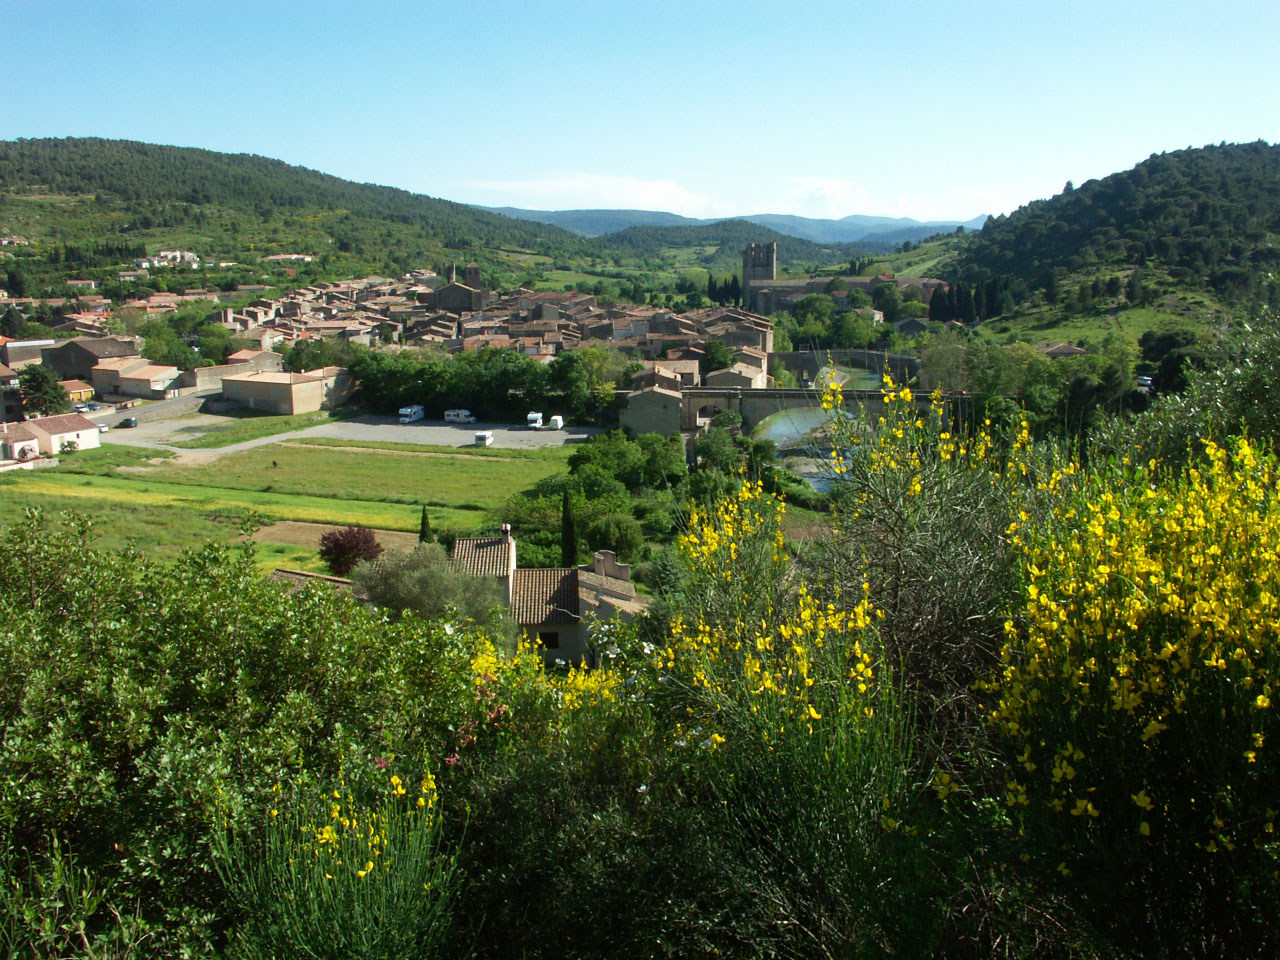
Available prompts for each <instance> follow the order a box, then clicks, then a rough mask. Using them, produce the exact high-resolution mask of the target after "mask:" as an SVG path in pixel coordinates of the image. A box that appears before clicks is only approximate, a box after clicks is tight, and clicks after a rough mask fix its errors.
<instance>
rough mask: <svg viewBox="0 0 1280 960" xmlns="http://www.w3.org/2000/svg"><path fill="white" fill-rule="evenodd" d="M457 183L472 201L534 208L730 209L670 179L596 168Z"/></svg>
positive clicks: (719, 212) (709, 212)
mask: <svg viewBox="0 0 1280 960" xmlns="http://www.w3.org/2000/svg"><path fill="white" fill-rule="evenodd" d="M461 186H462V188H463V189H464V190H466V191H468V192H469V193H471V194H472V195H473V196H472V199H471V202H474V203H481V202H483V203H485V204H486V205H488V206H513V207H529V208H532V209H535V210H591V209H617V210H661V211H666V212H668V213H678V214H681V215H682V216H686V217H719V216H726V215H728V214H729V213H731V212H732V211H730V210H728V209H726V208H725V206H724V205H723V204H722V203H719V202H717V201H715V200H712V199H711V198H710V197H706V196H702V195H700V194H697V193H694V192H693V191H691V190H688V189H686V188H684V187H682V186H681V185H680V184H678V183H677V182H676V181H674V180H645V179H641V178H638V177H616V176H608V175H605V174H599V173H570V174H563V175H559V176H553V177H539V178H535V179H530V180H473V181H469V182H466V183H463V184H462V185H461Z"/></svg>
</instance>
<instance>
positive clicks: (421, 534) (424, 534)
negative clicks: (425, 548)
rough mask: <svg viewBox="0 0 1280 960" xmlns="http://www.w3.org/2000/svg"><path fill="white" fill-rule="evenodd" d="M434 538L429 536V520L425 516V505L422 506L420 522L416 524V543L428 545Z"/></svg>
mask: <svg viewBox="0 0 1280 960" xmlns="http://www.w3.org/2000/svg"><path fill="white" fill-rule="evenodd" d="M434 539H435V537H434V536H432V534H431V518H430V517H428V516H427V505H426V504H425V503H424V504H423V505H422V522H421V523H419V524H418V542H419V543H430V542H431V541H432V540H434Z"/></svg>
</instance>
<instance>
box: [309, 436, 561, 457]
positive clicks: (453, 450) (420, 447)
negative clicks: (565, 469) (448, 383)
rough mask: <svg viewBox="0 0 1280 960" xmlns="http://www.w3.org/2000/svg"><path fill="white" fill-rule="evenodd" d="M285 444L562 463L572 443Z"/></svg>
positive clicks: (323, 440) (328, 440)
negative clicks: (511, 445) (512, 445)
mask: <svg viewBox="0 0 1280 960" xmlns="http://www.w3.org/2000/svg"><path fill="white" fill-rule="evenodd" d="M284 443H285V445H287V446H295V445H303V446H314V447H343V448H348V449H359V450H392V451H400V452H401V453H437V454H443V455H445V456H452V457H459V456H461V457H495V458H497V459H500V460H545V461H548V462H550V463H563V462H565V461H566V460H568V459H569V455H570V454H571V453H572V452H573V447H565V446H561V447H550V446H549V447H528V448H522V449H518V450H513V449H511V448H509V447H461V448H459V447H450V446H445V445H443V444H432V443H395V442H393V441H390V440H338V439H335V438H333V437H298V438H297V439H296V440H285V441H284Z"/></svg>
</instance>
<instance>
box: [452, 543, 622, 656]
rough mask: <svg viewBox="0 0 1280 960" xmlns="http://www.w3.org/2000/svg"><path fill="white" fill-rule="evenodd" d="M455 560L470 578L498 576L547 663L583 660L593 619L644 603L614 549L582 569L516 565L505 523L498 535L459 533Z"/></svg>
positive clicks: (525, 630) (517, 618) (512, 609)
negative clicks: (468, 535) (470, 535)
mask: <svg viewBox="0 0 1280 960" xmlns="http://www.w3.org/2000/svg"><path fill="white" fill-rule="evenodd" d="M453 562H454V563H455V564H457V565H458V566H460V567H461V568H462V569H464V570H465V571H466V572H467V573H469V574H471V575H472V576H475V577H496V578H497V579H498V581H499V582H500V584H501V586H502V589H503V593H504V595H505V597H506V601H507V607H508V609H509V610H510V612H511V618H512V619H513V620H515V622H516V624H517V625H518V626H519V627H520V630H521V632H522V633H523V634H524V635H525V637H526V638H528V640H529V641H530V642H534V643H537V644H538V646H539V647H541V649H542V656H543V660H544V661H546V662H547V663H549V664H550V663H554V662H555V661H557V660H559V661H563V662H565V663H574V664H579V663H583V662H585V661H587V660H588V659H589V657H590V648H589V641H590V638H591V621H592V620H607V619H609V618H611V617H613V616H620V617H621V618H622V619H624V620H630V619H631V617H632V616H634V615H635V614H637V613H639V612H640V611H642V610H643V609H644V607H645V603H646V601H645V600H643V599H642V598H640V597H638V596H637V595H636V590H635V586H634V584H632V582H631V568H630V567H629V566H627V565H626V564H622V563H618V561H617V556H616V555H615V554H614V553H613V552H612V551H608V550H601V551H600V552H598V553H596V554H595V556H594V557H593V558H592V562H591V563H590V564H587V565H586V566H584V567H556V568H551V569H534V568H524V569H522V568H520V567H519V566H518V565H517V564H516V541H515V539H514V538H513V537H512V536H511V526H510V525H509V524H505V523H504V524H503V525H502V532H501V533H500V534H499V535H498V536H496V537H459V538H458V539H457V540H455V541H454V544H453Z"/></svg>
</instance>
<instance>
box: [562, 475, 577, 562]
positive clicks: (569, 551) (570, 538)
mask: <svg viewBox="0 0 1280 960" xmlns="http://www.w3.org/2000/svg"><path fill="white" fill-rule="evenodd" d="M577 565H578V528H577V526H576V524H575V523H574V521H573V506H572V504H571V503H570V502H569V491H568V490H565V492H564V499H563V500H561V501H560V566H562V567H576V566H577Z"/></svg>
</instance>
